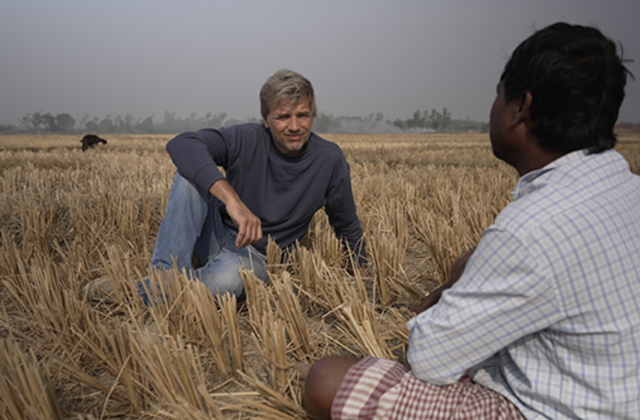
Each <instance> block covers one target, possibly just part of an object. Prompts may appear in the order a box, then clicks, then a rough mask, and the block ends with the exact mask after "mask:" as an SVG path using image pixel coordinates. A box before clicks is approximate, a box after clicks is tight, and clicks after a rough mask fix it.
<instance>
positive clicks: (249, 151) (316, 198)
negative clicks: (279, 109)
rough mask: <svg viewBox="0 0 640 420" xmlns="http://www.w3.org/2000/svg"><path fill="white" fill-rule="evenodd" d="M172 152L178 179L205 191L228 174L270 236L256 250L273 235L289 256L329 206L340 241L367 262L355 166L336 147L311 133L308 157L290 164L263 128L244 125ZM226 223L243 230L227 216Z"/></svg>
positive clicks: (177, 141)
mask: <svg viewBox="0 0 640 420" xmlns="http://www.w3.org/2000/svg"><path fill="white" fill-rule="evenodd" d="M167 151H168V152H169V155H171V159H172V160H173V162H174V164H175V165H176V167H177V168H178V171H179V172H180V174H181V175H182V176H183V177H185V178H186V179H189V180H191V181H193V182H195V184H196V185H198V186H199V187H200V188H203V189H205V190H208V189H209V187H211V185H213V183H214V182H216V181H218V180H220V179H222V178H224V177H225V176H224V175H223V174H222V173H221V172H220V170H219V169H218V166H221V167H222V168H223V169H224V170H225V174H226V179H227V181H228V182H229V183H230V184H231V186H232V187H233V188H234V189H235V190H236V192H237V193H238V195H239V196H240V199H241V200H242V201H243V202H244V204H245V205H246V206H247V207H248V208H249V210H251V211H252V212H253V213H254V214H255V215H256V216H258V217H259V218H260V220H262V231H263V234H264V237H263V239H262V240H260V241H259V242H257V243H255V244H253V245H254V246H255V247H256V249H258V250H259V251H260V252H263V253H264V252H265V248H266V244H267V237H268V236H271V237H272V238H273V239H274V240H275V241H276V243H277V244H278V245H279V246H280V247H281V248H285V249H286V248H289V247H291V246H292V245H293V244H294V243H295V241H296V240H301V239H302V237H303V236H304V234H305V233H306V231H307V227H308V226H309V222H310V221H311V218H312V217H313V215H314V214H315V212H316V211H318V210H319V209H321V208H323V207H324V209H325V211H326V213H327V215H328V217H329V223H330V224H331V226H332V227H333V228H334V230H335V233H336V235H337V236H338V238H340V239H341V240H342V241H347V243H348V244H349V247H350V249H352V250H356V251H357V254H359V255H360V256H361V258H360V263H363V262H365V260H364V256H365V255H366V254H365V250H364V245H363V244H362V241H361V239H362V228H361V227H360V220H359V219H358V216H357V214H356V205H355V202H354V200H353V192H352V190H351V178H350V175H349V165H348V164H347V161H346V159H345V157H344V154H343V153H342V150H341V149H340V147H339V146H338V145H337V144H335V143H332V142H329V141H327V140H324V139H322V138H321V137H319V136H317V135H316V134H315V133H311V135H310V136H309V140H308V142H307V144H306V146H305V149H304V150H303V152H302V153H300V154H299V155H298V156H295V157H288V156H285V155H284V154H282V153H281V152H280V151H279V150H278V149H277V147H276V146H275V144H274V143H273V141H272V139H271V133H270V131H269V130H268V129H267V128H265V127H264V126H263V125H260V124H241V125H235V126H231V127H223V128H220V129H217V130H216V129H204V130H199V131H197V132H188V133H183V134H180V135H179V136H177V137H175V138H174V139H172V140H171V141H170V142H169V143H168V144H167ZM222 218H223V221H224V223H225V225H227V226H228V227H230V228H231V229H233V230H236V231H237V227H236V226H235V224H234V223H233V221H231V219H230V218H229V216H228V215H227V214H226V212H225V211H223V212H222Z"/></svg>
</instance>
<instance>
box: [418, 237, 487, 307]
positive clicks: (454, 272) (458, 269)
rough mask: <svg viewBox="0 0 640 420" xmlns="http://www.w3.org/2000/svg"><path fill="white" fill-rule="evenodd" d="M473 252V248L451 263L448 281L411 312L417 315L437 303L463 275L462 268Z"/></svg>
mask: <svg viewBox="0 0 640 420" xmlns="http://www.w3.org/2000/svg"><path fill="white" fill-rule="evenodd" d="M473 251H475V248H474V249H472V250H471V251H468V252H466V253H465V254H463V255H462V256H461V257H460V258H458V259H457V260H456V261H455V262H454V263H453V268H452V269H451V278H450V279H449V281H448V282H446V283H445V284H443V285H442V286H439V287H437V288H435V289H433V290H432V291H431V293H429V294H428V295H427V297H425V298H424V299H423V300H422V301H421V302H420V303H419V304H418V305H416V306H415V307H414V308H413V312H415V313H416V314H419V313H421V312H424V311H426V310H427V309H429V308H430V307H432V306H433V305H435V304H436V303H438V301H439V300H440V296H442V292H444V291H445V290H446V289H448V288H450V287H451V286H453V284H454V283H455V282H456V281H458V279H459V278H460V277H461V276H462V273H464V268H465V267H466V266H467V261H469V258H470V257H471V255H473Z"/></svg>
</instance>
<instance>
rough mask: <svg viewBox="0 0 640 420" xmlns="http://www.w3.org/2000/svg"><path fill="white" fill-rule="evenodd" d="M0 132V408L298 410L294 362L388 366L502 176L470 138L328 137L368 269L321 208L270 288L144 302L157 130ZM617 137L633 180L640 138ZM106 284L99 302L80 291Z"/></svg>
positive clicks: (239, 414)
mask: <svg viewBox="0 0 640 420" xmlns="http://www.w3.org/2000/svg"><path fill="white" fill-rule="evenodd" d="M81 137H82V136H0V308H1V309H0V418H3V419H4V418H6V419H16V420H17V419H76V420H84V419H86V420H94V419H95V420H97V419H114V418H118V419H158V418H160V419H207V418H223V419H244V418H265V419H306V418H307V416H306V415H305V412H304V410H303V409H302V408H301V405H300V387H299V383H300V381H299V378H298V373H297V372H298V371H297V370H296V369H295V366H296V365H297V364H300V363H302V364H311V363H312V362H313V361H315V360H318V359H319V358H321V357H323V356H325V355H330V354H340V355H352V356H357V357H362V356H365V355H373V356H378V357H386V358H391V359H394V360H397V361H400V362H404V361H405V350H406V346H407V334H408V331H407V329H406V328H405V326H404V324H405V322H406V321H407V320H408V319H410V318H411V317H412V312H411V308H412V307H413V306H414V305H415V304H417V303H418V302H419V301H420V300H421V299H422V297H424V296H425V295H426V294H427V293H428V292H429V291H430V290H432V289H433V288H434V287H436V286H438V285H439V284H440V283H441V282H443V281H444V279H446V278H447V276H448V273H449V268H450V266H451V264H452V262H453V261H454V260H455V259H456V258H457V257H458V256H460V255H461V254H462V253H463V252H464V251H465V250H467V249H470V248H472V247H473V246H475V244H476V243H477V242H478V241H479V240H480V238H481V236H482V232H483V230H484V229H485V228H486V227H487V226H488V225H489V224H490V223H491V222H492V220H493V218H494V217H495V216H496V215H497V214H498V212H499V211H500V210H501V209H502V208H503V207H504V206H505V205H507V204H508V203H509V201H510V195H509V192H510V190H511V188H512V187H513V186H514V185H515V183H516V181H517V174H516V173H515V171H514V170H513V169H511V168H510V167H508V166H507V165H505V164H503V163H501V162H499V161H498V160H497V159H495V158H494V157H493V155H492V153H491V148H490V145H489V138H488V135H487V134H437V133H433V134H397V135H391V134H373V135H372V134H366V135H365V134H359V135H356V134H350V135H336V134H327V135H325V136H324V137H325V138H327V139H329V140H332V141H334V142H336V143H338V144H339V145H340V146H341V147H342V148H343V150H344V152H345V154H346V156H347V159H348V161H349V164H350V166H351V177H352V184H353V190H354V195H355V199H356V204H357V206H358V213H359V215H360V219H361V221H362V225H363V229H364V232H365V239H366V241H367V246H368V250H369V257H370V260H371V261H372V263H373V265H374V267H375V272H374V273H373V274H371V273H369V274H368V275H363V274H362V273H361V272H360V271H358V270H355V271H354V270H351V269H350V262H349V260H348V258H347V256H346V255H345V254H344V252H343V251H342V249H341V247H340V244H339V243H338V241H337V239H336V238H335V236H334V234H333V232H332V230H331V228H330V226H329V224H328V222H327V218H326V216H325V214H324V212H323V211H320V212H318V213H317V214H316V216H315V218H314V220H313V223H312V225H311V226H310V228H309V232H308V235H307V237H306V239H305V241H304V243H303V244H300V246H298V247H297V248H296V249H295V250H294V251H293V252H291V253H290V254H288V255H284V256H283V255H280V253H279V250H278V248H277V247H276V246H272V247H270V249H269V252H268V260H269V261H270V281H269V284H268V285H264V284H263V283H262V282H260V281H259V280H256V279H255V278H254V277H253V276H252V274H251V273H244V280H245V288H246V290H247V299H246V301H243V302H237V301H236V300H235V298H229V296H225V297H222V298H214V297H212V296H211V295H210V294H209V293H207V292H206V289H205V288H204V286H203V285H202V284H200V283H197V282H190V281H187V280H186V279H185V277H184V276H183V275H182V274H181V273H180V272H178V271H177V270H175V271H174V272H172V273H171V278H172V281H171V282H170V290H166V293H167V294H168V295H169V296H170V297H171V299H169V300H167V302H166V303H161V304H157V305H154V306H153V307H150V308H149V307H146V306H145V305H144V304H143V303H142V302H141V301H140V300H139V298H138V296H137V293H136V291H135V283H136V280H138V279H141V278H143V277H146V276H149V275H151V277H153V276H154V274H155V273H150V272H149V268H148V264H149V261H150V257H151V252H152V250H153V245H154V241H155V235H156V232H157V230H158V227H159V225H160V222H161V220H162V216H163V212H164V207H165V204H166V201H167V197H168V193H169V187H170V185H171V181H172V179H173V175H174V173H175V168H174V166H173V164H172V163H171V161H170V159H169V157H168V155H167V154H166V152H165V151H164V145H165V144H166V142H167V141H168V140H169V139H170V137H171V136H164V135H113V136H104V137H105V138H107V140H108V144H107V145H98V146H96V147H95V148H94V149H90V150H88V151H87V152H85V153H83V152H82V151H81V150H80V143H79V139H80V138H81ZM618 138H619V144H618V146H617V147H616V149H617V150H619V151H620V152H621V153H622V154H623V155H625V157H626V158H627V160H628V161H629V163H630V165H631V167H632V170H633V171H634V172H635V173H640V133H638V132H620V133H618ZM103 276H108V277H109V278H111V279H113V280H114V282H115V283H116V286H117V287H116V288H115V289H114V290H112V291H111V293H110V296H108V297H107V298H105V299H103V300H101V301H99V302H90V301H88V300H87V299H86V296H85V294H84V293H83V288H84V287H85V286H86V285H87V284H88V283H89V282H90V281H91V280H94V279H97V278H100V277H103Z"/></svg>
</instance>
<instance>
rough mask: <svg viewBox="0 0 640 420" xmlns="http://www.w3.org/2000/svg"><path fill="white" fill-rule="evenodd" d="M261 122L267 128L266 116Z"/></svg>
mask: <svg viewBox="0 0 640 420" xmlns="http://www.w3.org/2000/svg"><path fill="white" fill-rule="evenodd" d="M262 123H263V124H264V126H265V128H267V129H269V122H268V121H267V119H266V118H263V119H262Z"/></svg>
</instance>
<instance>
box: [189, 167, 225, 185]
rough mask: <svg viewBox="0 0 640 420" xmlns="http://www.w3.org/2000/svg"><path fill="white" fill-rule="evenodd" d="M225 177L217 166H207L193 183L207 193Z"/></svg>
mask: <svg viewBox="0 0 640 420" xmlns="http://www.w3.org/2000/svg"><path fill="white" fill-rule="evenodd" d="M223 178H224V176H223V175H222V173H221V172H220V170H219V169H218V167H217V166H216V165H215V164H213V163H212V164H211V165H207V166H205V167H203V168H201V169H200V170H199V171H198V172H197V173H196V174H195V176H194V177H193V182H195V184H196V185H197V186H198V187H200V188H202V189H203V190H205V191H209V188H211V186H212V185H213V184H214V183H215V182H216V181H219V180H221V179H223Z"/></svg>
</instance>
